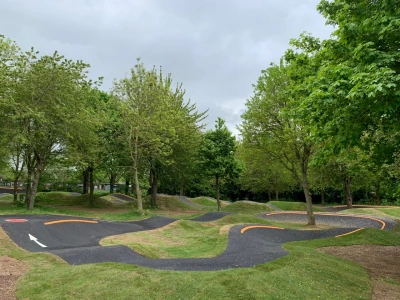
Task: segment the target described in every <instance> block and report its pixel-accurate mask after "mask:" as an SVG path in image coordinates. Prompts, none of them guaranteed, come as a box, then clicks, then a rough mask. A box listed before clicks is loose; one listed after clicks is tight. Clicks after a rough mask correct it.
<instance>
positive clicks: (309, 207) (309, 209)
mask: <svg viewBox="0 0 400 300" xmlns="http://www.w3.org/2000/svg"><path fill="white" fill-rule="evenodd" d="M301 173H302V179H303V181H302V185H303V191H304V196H305V197H306V205H307V218H308V222H307V225H315V217H314V214H313V207H312V198H311V194H310V189H309V187H308V178H307V169H306V167H305V166H303V167H302V170H301Z"/></svg>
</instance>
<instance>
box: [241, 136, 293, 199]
mask: <svg viewBox="0 0 400 300" xmlns="http://www.w3.org/2000/svg"><path fill="white" fill-rule="evenodd" d="M238 153H239V157H240V158H241V160H242V161H243V162H244V164H245V168H244V170H243V172H242V173H241V176H240V178H241V179H240V182H241V184H242V186H243V187H244V188H246V189H248V190H249V191H251V192H252V193H256V194H259V193H268V200H272V199H271V198H272V197H271V193H275V199H276V200H279V193H281V192H285V191H289V190H292V189H293V188H294V185H295V184H296V182H295V181H294V180H293V177H292V176H291V174H290V172H289V171H288V170H286V169H285V168H282V165H281V164H280V163H279V161H277V160H275V159H274V158H273V157H272V156H271V155H270V154H269V153H268V151H265V149H264V148H262V147H261V148H258V147H255V145H249V144H247V143H246V141H244V142H243V143H241V144H240V146H239V151H238Z"/></svg>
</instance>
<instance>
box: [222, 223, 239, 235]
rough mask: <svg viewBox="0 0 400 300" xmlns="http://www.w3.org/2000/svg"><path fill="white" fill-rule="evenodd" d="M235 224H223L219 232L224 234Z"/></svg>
mask: <svg viewBox="0 0 400 300" xmlns="http://www.w3.org/2000/svg"><path fill="white" fill-rule="evenodd" d="M235 225H236V224H228V225H224V226H222V227H221V228H220V229H219V234H224V233H227V232H229V230H231V228H232V227H233V226H235Z"/></svg>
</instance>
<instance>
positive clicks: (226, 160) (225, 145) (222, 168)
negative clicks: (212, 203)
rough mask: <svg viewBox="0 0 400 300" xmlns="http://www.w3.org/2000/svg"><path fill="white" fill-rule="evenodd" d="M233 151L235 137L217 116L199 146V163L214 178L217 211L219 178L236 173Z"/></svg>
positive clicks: (219, 203) (219, 205) (234, 148)
mask: <svg viewBox="0 0 400 300" xmlns="http://www.w3.org/2000/svg"><path fill="white" fill-rule="evenodd" d="M235 151H236V142H235V137H234V136H233V135H232V133H231V132H230V131H229V130H228V128H227V127H226V125H225V121H224V120H223V119H221V118H218V119H217V120H216V121H215V130H208V131H207V132H206V133H205V134H204V139H203V143H202V145H201V148H200V156H201V165H202V166H203V167H204V169H205V170H206V172H207V173H208V174H209V175H210V176H212V177H214V179H215V194H216V198H217V203H218V211H219V210H221V201H220V184H221V180H222V179H224V178H226V177H228V176H234V175H235V173H236V175H238V174H237V168H238V164H237V161H236V160H235Z"/></svg>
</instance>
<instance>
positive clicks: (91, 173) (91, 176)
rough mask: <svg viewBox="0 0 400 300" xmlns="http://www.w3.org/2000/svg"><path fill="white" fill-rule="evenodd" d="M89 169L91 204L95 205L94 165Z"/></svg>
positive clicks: (91, 205)
mask: <svg viewBox="0 0 400 300" xmlns="http://www.w3.org/2000/svg"><path fill="white" fill-rule="evenodd" d="M88 171H89V191H90V194H89V206H90V207H93V206H94V194H93V192H94V182H93V172H94V169H93V167H90V168H89V169H88Z"/></svg>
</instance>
